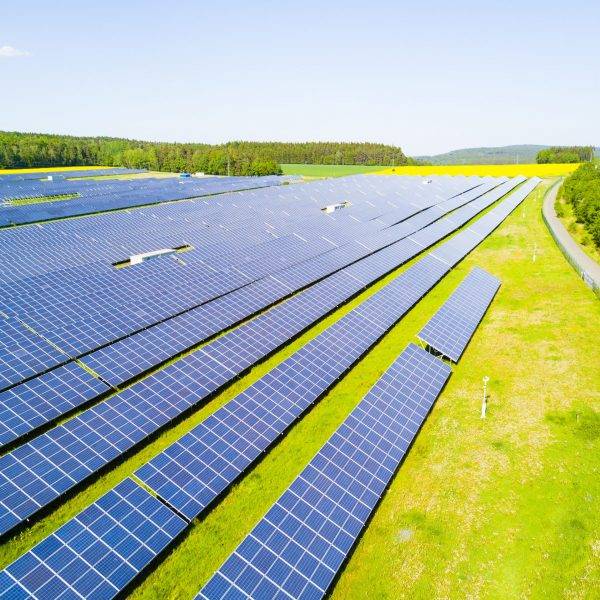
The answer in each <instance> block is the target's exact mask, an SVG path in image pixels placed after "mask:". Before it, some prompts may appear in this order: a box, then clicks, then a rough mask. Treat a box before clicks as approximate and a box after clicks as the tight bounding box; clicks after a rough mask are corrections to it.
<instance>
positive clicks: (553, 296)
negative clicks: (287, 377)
mask: <svg viewBox="0 0 600 600" xmlns="http://www.w3.org/2000/svg"><path fill="white" fill-rule="evenodd" d="M541 196H542V194H541V190H539V191H537V192H534V194H532V195H531V196H530V197H529V198H528V199H527V200H526V201H525V202H524V204H523V205H522V206H521V207H519V208H517V210H516V211H515V212H514V213H513V214H512V215H511V216H510V217H509V218H508V219H507V220H506V221H505V223H504V224H503V225H502V226H501V227H500V228H499V229H498V230H497V231H496V232H495V233H493V234H492V236H490V238H488V239H487V240H486V241H485V242H484V243H483V244H481V245H480V246H479V247H478V248H477V249H476V250H475V251H473V252H472V253H471V254H470V255H469V256H468V257H467V258H466V259H465V261H463V262H462V263H461V264H460V265H458V266H457V267H456V268H455V269H454V270H453V271H452V272H451V273H450V274H449V275H448V276H447V277H446V278H445V279H444V280H443V281H441V282H440V284H439V285H438V286H436V287H435V288H434V290H432V292H431V293H430V294H428V295H427V296H426V297H425V298H424V299H423V300H422V301H421V302H420V303H419V304H417V306H416V307H415V308H413V310H412V311H410V312H409V313H408V314H407V315H406V316H405V317H404V318H403V319H402V320H401V321H400V323H399V324H398V325H397V326H396V327H394V328H393V329H392V331H391V332H390V333H389V334H388V335H387V336H385V338H384V339H383V340H382V341H381V342H380V343H379V344H378V345H377V346H376V347H375V348H374V349H373V351H372V352H370V353H369V354H368V355H367V356H366V357H365V358H364V359H363V360H362V361H361V362H360V363H359V364H358V365H357V366H356V367H355V368H354V369H353V370H352V371H351V372H350V373H349V374H348V375H347V376H346V377H345V378H344V379H343V380H342V381H341V382H340V383H339V384H338V385H336V386H335V387H334V388H333V389H332V390H331V391H330V393H329V394H327V396H326V397H325V398H323V399H322V400H321V401H320V402H319V403H318V404H317V405H316V406H315V408H314V409H313V410H312V411H311V412H310V413H309V414H307V415H306V416H305V417H304V418H303V419H301V420H300V422H299V423H297V424H296V425H295V426H294V427H293V428H292V429H291V430H290V432H289V433H288V434H287V435H286V436H285V437H284V438H283V439H282V440H281V442H280V443H279V444H278V445H277V446H276V447H275V448H273V449H271V450H270V451H269V452H268V453H267V454H266V456H265V458H264V460H262V462H260V463H259V464H258V466H257V467H256V468H255V469H254V470H253V471H251V472H250V473H249V474H247V475H246V476H245V477H244V478H242V479H241V480H240V481H239V483H238V484H236V485H235V486H233V488H232V489H231V490H230V492H229V493H228V494H227V495H226V496H225V497H224V498H223V500H222V501H220V502H219V503H218V504H217V505H216V506H215V507H214V508H213V509H212V510H210V511H209V512H208V513H207V514H206V516H205V517H204V518H202V519H200V520H199V521H198V522H196V523H194V525H193V526H192V527H191V528H190V532H189V534H188V535H187V536H186V537H185V538H184V539H183V540H182V542H181V543H180V544H179V545H178V546H177V547H176V548H175V549H173V550H172V551H171V552H169V553H168V554H167V556H166V557H165V559H164V560H163V561H162V563H161V564H160V565H158V567H157V568H156V569H155V570H154V571H153V572H152V573H150V575H149V576H148V577H147V578H146V579H145V580H144V581H142V582H141V583H140V585H138V586H137V588H136V589H135V590H134V591H133V593H132V594H131V596H132V597H133V598H140V599H141V598H144V599H150V598H153V599H154V598H156V599H158V598H161V599H162V598H173V599H174V598H191V597H192V596H193V594H194V593H195V592H196V591H197V590H198V589H199V588H200V586H201V585H202V584H203V583H205V582H206V581H207V579H208V578H209V577H210V575H211V574H212V573H213V572H214V570H215V569H217V568H218V567H219V566H220V564H221V563H222V562H223V561H224V560H225V558H226V557H227V556H228V555H229V554H230V553H231V551H232V550H233V549H234V548H235V547H236V545H237V544H238V543H239V542H240V541H241V540H242V539H243V537H244V536H245V535H246V534H247V533H248V531H249V530H250V529H251V528H252V526H253V525H254V524H255V523H256V522H257V521H258V520H259V519H260V518H261V517H262V516H263V515H264V513H265V512H266V511H267V509H268V508H269V507H270V505H271V504H272V503H273V502H274V501H275V500H276V499H277V498H278V496H279V495H280V494H281V493H282V492H283V491H284V489H285V488H286V487H287V486H288V485H289V483H290V482H291V481H292V480H293V478H294V477H295V476H296V475H297V474H298V473H299V472H300V471H301V469H302V468H303V466H304V465H305V464H306V463H307V462H308V461H309V460H310V459H311V457H312V456H313V455H314V454H315V453H316V452H317V451H318V449H319V448H320V447H321V446H322V444H323V443H324V442H325V441H326V440H327V438H328V437H329V436H330V435H331V433H332V432H333V431H334V430H335V429H336V427H337V426H338V425H339V423H340V422H341V421H342V420H343V419H344V418H345V416H346V415H347V414H348V413H349V412H350V410H352V408H353V407H354V406H355V405H356V403H357V402H358V401H359V400H360V399H361V397H362V396H363V395H364V394H365V393H366V391H367V390H368V389H369V388H370V387H371V386H372V384H373V383H374V382H375V380H376V379H377V378H378V377H379V376H380V375H381V374H382V373H383V371H384V370H385V369H386V368H387V367H388V366H389V365H390V364H391V362H392V361H393V360H394V358H395V357H396V356H397V355H398V354H399V353H400V352H401V351H402V350H403V349H404V347H405V346H406V344H407V343H408V342H410V341H414V340H415V334H416V333H417V332H418V331H419V330H420V328H421V327H422V326H423V325H424V324H425V323H426V321H427V320H428V319H429V318H430V317H431V315H432V314H433V312H434V311H435V310H437V308H438V307H439V306H440V305H441V304H442V303H443V302H444V300H445V299H446V298H447V297H448V295H449V294H450V293H451V292H452V290H453V289H454V288H455V287H456V286H457V285H458V283H459V282H460V281H461V280H462V279H463V277H464V276H465V275H466V274H467V273H468V272H469V270H470V269H471V268H472V267H473V266H475V265H477V266H481V267H483V268H485V269H488V270H489V271H490V272H491V273H493V274H495V275H497V276H499V277H500V278H501V279H502V287H501V288H500V291H499V293H498V295H497V296H496V299H495V300H494V302H493V304H492V306H491V308H490V310H489V311H488V313H487V315H486V317H485V318H484V321H483V323H482V325H481V326H480V328H479V330H478V331H477V333H476V335H475V337H474V338H473V340H472V341H471V343H470V345H469V347H468V348H467V351H466V352H465V355H464V356H463V358H462V359H461V361H460V364H459V365H457V366H456V368H455V369H454V374H453V375H452V377H451V379H450V381H449V383H448V385H447V387H446V389H445V390H444V392H443V393H442V395H441V396H440V398H439V400H438V402H437V404H436V406H435V407H434V409H433V411H432V414H431V415H430V417H429V419H428V421H427V422H426V423H425V426H424V428H423V430H422V431H421V433H420V434H419V436H418V438H417V441H416V443H415V444H414V446H413V448H412V449H411V451H410V453H409V455H408V457H407V460H406V461H405V462H404V464H403V465H402V466H401V468H400V469H399V472H398V474H397V476H396V477H395V478H394V480H393V482H392V484H391V486H390V489H389V491H388V492H387V494H386V495H385V496H384V498H383V501H382V503H381V505H380V506H379V508H378V510H377V511H376V513H375V516H374V518H373V520H372V522H371V524H370V526H369V528H368V529H367V531H366V533H365V535H364V536H363V537H362V538H361V540H360V542H359V544H358V546H357V548H356V551H355V552H354V554H353V555H352V557H351V559H350V561H349V562H348V564H347V567H346V568H345V570H344V573H343V575H342V576H341V578H340V580H339V582H338V583H337V585H336V587H335V589H334V591H333V597H334V598H397V597H406V598H432V597H452V598H453V597H461V598H462V597H469V596H470V597H478V598H522V597H528V598H559V597H565V596H566V597H576V598H588V597H589V598H592V597H593V596H594V590H595V587H594V586H595V583H596V584H597V582H598V577H599V556H600V540H599V539H598V530H599V525H600V519H599V517H598V511H597V506H598V500H599V492H600V490H599V483H598V481H599V478H598V458H597V457H598V450H599V448H598V446H599V441H598V434H599V423H598V411H599V403H600V397H599V395H600V394H599V388H600V380H599V378H600V375H599V372H598V369H597V368H596V367H597V365H598V364H600V349H599V347H598V343H597V341H598V339H600V303H598V302H597V300H596V299H595V296H594V295H593V293H592V292H591V291H590V290H589V289H588V288H587V287H586V286H585V285H584V284H583V282H582V281H580V280H579V279H578V277H577V276H576V275H575V273H574V272H573V270H572V269H571V267H570V266H569V265H568V263H567V262H566V261H565V260H564V258H563V256H562V254H561V253H560V251H559V250H558V248H557V247H556V246H555V244H554V242H553V240H552V238H551V237H550V235H549V233H548V231H547V229H546V228H545V225H544V224H543V222H542V219H541ZM534 244H537V260H536V262H533V261H532V253H533V247H534ZM393 276H394V275H392V276H390V277H388V278H386V279H385V280H383V282H380V283H379V284H378V285H376V286H373V288H371V289H370V290H368V292H366V294H363V296H362V297H361V298H359V299H356V300H354V301H353V302H351V303H349V304H348V305H347V306H345V307H344V308H343V309H342V310H341V311H338V312H337V313H336V314H335V315H332V316H331V317H329V318H328V319H326V320H325V321H324V322H322V323H320V324H319V325H317V326H316V327H314V328H313V329H312V330H310V331H309V332H307V333H306V334H305V335H304V336H302V338H300V339H299V340H298V341H296V342H294V343H293V344H291V345H290V346H289V347H287V348H286V349H284V350H283V351H281V352H279V353H278V354H277V355H275V356H274V357H272V358H271V359H270V360H268V361H266V362H265V363H263V364H261V365H259V366H258V367H256V368H255V369H253V370H252V371H251V373H250V374H249V375H248V376H246V377H245V378H243V379H241V380H239V381H238V382H236V383H235V384H234V385H233V386H232V387H231V388H229V389H228V390H227V391H225V392H224V393H222V394H220V395H219V396H217V397H216V398H215V399H213V400H212V401H211V402H210V403H209V404H208V405H206V406H205V407H203V408H202V409H201V410H199V411H198V412H197V413H195V414H194V415H192V416H191V417H189V418H187V419H186V420H185V421H183V422H181V423H180V424H178V425H177V426H176V427H174V428H172V429H170V430H168V431H166V432H165V433H163V434H162V435H161V436H159V437H158V438H157V439H156V440H154V441H153V442H152V443H151V444H149V445H147V446H146V447H145V448H143V449H142V450H140V451H139V452H137V453H135V454H134V455H132V456H131V457H129V458H128V459H127V460H126V461H125V462H123V463H122V464H120V465H119V466H118V467H117V468H115V469H113V470H112V471H110V472H109V473H108V474H106V475H104V476H103V477H101V478H100V479H98V480H97V481H95V482H94V483H92V484H90V485H88V486H87V487H85V488H84V489H83V490H82V491H81V492H80V493H78V494H76V495H75V496H73V497H72V498H71V499H70V500H68V501H67V502H65V503H63V504H62V505H61V506H59V507H58V508H57V509H56V510H54V511H52V512H50V513H49V514H48V516H46V517H44V518H43V519H41V520H40V521H38V522H37V523H35V524H34V525H32V526H31V527H29V528H28V529H27V530H25V531H23V532H22V533H21V534H20V535H18V536H16V537H15V538H13V539H12V540H11V541H8V542H7V543H6V544H4V545H3V546H2V548H0V561H1V564H0V566H4V565H6V564H7V563H8V562H9V561H11V560H13V559H14V558H16V556H18V555H19V554H20V553H22V552H23V551H25V550H27V549H29V548H30V547H31V546H32V545H33V544H34V543H36V542H37V541H39V540H40V539H41V538H43V537H45V536H46V535H48V534H49V533H51V532H52V531H53V530H55V529H56V527H58V526H59V525H60V524H61V523H64V522H65V521H66V520H67V519H68V518H70V517H72V516H74V515H75V514H76V513H77V512H79V511H80V510H81V509H82V508H83V507H85V506H86V505H87V504H89V503H90V502H92V501H93V500H95V499H97V498H98V497H99V496H100V495H101V494H102V493H104V492H105V491H107V490H108V489H110V488H111V487H112V486H114V485H115V484H116V483H118V482H119V481H120V480H121V479H123V478H124V477H125V476H127V475H129V474H131V473H132V472H133V470H134V469H135V468H136V467H137V466H139V465H141V464H143V463H144V462H145V461H147V460H148V459H149V458H150V457H152V456H153V455H155V454H156V453H157V452H159V451H160V450H161V449H163V448H164V447H165V446H166V445H168V444H169V443H171V442H172V441H174V440H175V439H177V438H178V437H180V436H181V435H182V434H183V433H185V432H186V431H188V430H189V429H190V428H191V427H193V426H194V425H195V424H197V423H198V422H200V421H201V420H203V419H204V418H205V417H206V416H207V415H208V414H210V413H211V412H213V411H214V410H215V409H216V408H217V407H218V406H221V405H222V404H223V403H225V402H226V401H227V400H229V399H230V398H232V397H233V396H234V395H235V394H236V393H238V392H239V391H241V390H242V389H244V388H245V387H247V386H248V385H249V384H250V383H252V382H253V381H255V380H256V379H258V378H259V377H260V376H262V375H263V374H264V373H266V372H267V371H268V370H269V369H271V368H272V367H273V366H274V365H275V364H277V363H278V362H280V361H281V360H282V359H283V358H285V357H286V356H289V354H291V353H292V352H293V351H294V350H296V349H297V348H299V347H300V346H301V345H302V344H304V343H305V342H306V341H307V340H308V339H310V338H311V337H313V336H314V335H316V333H318V332H319V331H321V330H322V329H324V328H325V327H326V326H327V325H329V324H331V323H332V322H333V321H334V320H335V319H337V318H339V317H340V316H341V314H343V313H345V312H347V311H348V310H349V309H350V308H352V307H353V306H354V305H355V304H357V303H358V302H359V301H360V300H361V299H362V298H364V296H365V295H370V294H371V293H373V292H374V291H375V290H376V289H378V288H379V287H381V286H382V285H383V284H384V283H385V281H388V280H389V279H391V278H392V277H393ZM483 375H488V376H489V377H490V386H489V393H490V398H489V411H488V418H487V419H486V420H485V421H482V420H481V419H480V418H479V409H480V402H481V380H482V377H483Z"/></svg>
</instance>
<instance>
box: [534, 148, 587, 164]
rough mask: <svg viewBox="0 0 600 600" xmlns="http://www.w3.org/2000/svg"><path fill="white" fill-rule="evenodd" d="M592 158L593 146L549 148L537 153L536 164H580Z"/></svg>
mask: <svg viewBox="0 0 600 600" xmlns="http://www.w3.org/2000/svg"><path fill="white" fill-rule="evenodd" d="M593 158H594V147H593V146H551V147H550V148H546V149H545V150H540V151H539V152H538V153H537V156H536V162H537V163H538V164H549V163H550V164H556V163H580V162H586V161H589V160H593Z"/></svg>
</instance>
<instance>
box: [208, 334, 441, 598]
mask: <svg viewBox="0 0 600 600" xmlns="http://www.w3.org/2000/svg"><path fill="white" fill-rule="evenodd" d="M450 372H451V371H450V368H449V367H448V366H447V365H445V364H444V363H442V362H441V361H439V360H437V359H435V358H434V357H433V356H431V355H430V354H428V353H427V352H425V351H423V350H421V349H420V348H418V347H417V346H415V345H414V344H411V345H409V346H408V347H407V348H406V350H405V351H404V352H403V353H402V354H401V355H400V356H399V357H398V359H397V360H396V361H395V362H394V364H393V365H392V366H391V367H390V368H389V369H388V370H387V371H386V372H385V373H384V375H383V376H382V377H381V379H380V380H379V381H378V382H377V383H376V384H375V386H374V387H373V388H372V389H371V390H370V391H369V393H368V394H367V395H366V396H365V397H364V399H363V400H362V401H361V402H360V403H359V404H358V406H357V407H356V408H355V409H354V410H353V411H352V413H351V414H350V415H349V416H348V418H347V419H346V420H345V421H344V422H343V423H342V425H341V426H340V427H339V428H338V429H337V431H336V432H335V433H334V434H333V435H332V436H331V438H330V439H329V440H328V441H327V443H326V444H325V445H324V446H323V448H322V449H321V450H320V451H319V452H318V454H317V455H316V456H315V457H314V458H313V459H312V460H311V462H310V463H309V464H308V465H307V467H306V468H305V469H304V470H303V471H302V472H301V473H300V475H298V477H297V478H296V479H295V480H294V482H293V483H292V484H291V485H290V487H289V488H288V489H287V490H286V491H285V492H284V494H283V495H282V496H281V498H279V500H278V501H277V502H276V503H275V505H274V506H273V507H272V508H271V509H270V510H269V511H268V512H267V514H266V515H265V517H264V518H263V519H262V520H261V521H260V522H259V523H258V524H257V525H256V526H255V527H254V529H253V530H252V532H251V533H250V534H249V535H248V536H247V537H246V538H245V539H244V540H243V541H242V543H241V544H240V545H239V546H238V548H237V549H236V550H235V551H234V552H233V554H232V555H231V556H230V557H229V558H228V559H227V560H226V561H225V563H224V564H223V565H222V566H221V568H220V569H219V570H218V571H217V572H216V573H215V574H214V575H213V577H212V578H211V579H210V580H209V582H208V583H207V584H206V585H205V586H204V588H203V589H202V590H201V591H200V593H199V594H198V596H197V598H199V599H204V600H217V599H221V598H230V597H231V598H293V599H296V598H321V597H323V596H325V594H326V592H327V590H328V589H329V587H330V585H331V583H332V581H333V580H334V578H335V576H336V573H337V572H338V571H339V569H340V568H341V566H342V564H343V563H344V561H345V560H346V558H347V556H348V555H349V554H350V552H351V550H352V547H353V546H354V544H355V542H356V540H357V539H358V536H359V535H360V533H361V531H362V530H363V528H364V527H365V525H366V522H367V520H368V518H369V517H370V515H371V513H372V512H373V511H374V509H375V507H376V506H377V503H378V502H379V500H380V498H381V496H382V494H383V493H384V491H385V489H386V487H387V486H388V484H389V482H390V481H391V479H392V477H393V476H394V473H395V472H396V470H397V468H398V465H399V464H400V461H401V460H402V458H403V457H404V455H405V454H406V453H407V452H408V449H409V446H410V444H411V443H412V441H413V439H414V438H415V436H416V435H417V432H418V431H419V429H420V427H421V425H422V423H423V421H424V420H425V418H426V417H427V414H428V413H429V411H430V409H431V407H432V406H433V403H434V402H435V400H436V398H437V397H438V395H439V393H440V392H441V390H442V388H443V387H444V385H445V383H446V381H447V379H448V377H449V376H450Z"/></svg>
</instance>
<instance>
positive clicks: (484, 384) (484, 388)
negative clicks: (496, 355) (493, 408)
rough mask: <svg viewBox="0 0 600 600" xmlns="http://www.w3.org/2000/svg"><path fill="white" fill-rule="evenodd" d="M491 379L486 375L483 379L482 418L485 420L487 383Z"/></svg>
mask: <svg viewBox="0 0 600 600" xmlns="http://www.w3.org/2000/svg"><path fill="white" fill-rule="evenodd" d="M489 380H490V378H489V377H488V376H487V375H486V376H485V377H484V378H483V400H482V401H481V418H482V419H485V411H486V410H487V382H488V381H489Z"/></svg>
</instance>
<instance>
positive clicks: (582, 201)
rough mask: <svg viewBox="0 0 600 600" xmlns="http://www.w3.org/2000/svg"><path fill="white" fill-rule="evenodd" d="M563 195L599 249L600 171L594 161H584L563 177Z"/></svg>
mask: <svg viewBox="0 0 600 600" xmlns="http://www.w3.org/2000/svg"><path fill="white" fill-rule="evenodd" d="M562 194H563V197H564V198H565V199H566V200H567V202H569V203H570V204H571V205H572V206H573V213H574V215H575V217H576V219H577V221H578V222H579V223H583V226H584V227H585V230H586V231H587V233H588V234H589V235H590V237H591V238H592V240H593V242H594V244H595V245H596V247H597V248H599V249H600V171H599V170H598V166H597V165H595V164H594V163H585V164H583V165H581V166H580V167H579V168H578V169H577V170H576V171H574V172H573V173H572V174H571V175H570V176H569V177H567V178H566V179H565V182H564V184H563V188H562Z"/></svg>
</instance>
